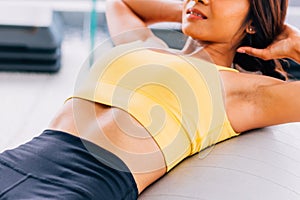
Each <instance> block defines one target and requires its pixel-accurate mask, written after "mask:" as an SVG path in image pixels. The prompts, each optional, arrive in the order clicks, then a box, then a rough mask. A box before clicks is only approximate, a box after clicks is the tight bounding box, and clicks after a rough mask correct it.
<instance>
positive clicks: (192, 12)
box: [186, 8, 207, 19]
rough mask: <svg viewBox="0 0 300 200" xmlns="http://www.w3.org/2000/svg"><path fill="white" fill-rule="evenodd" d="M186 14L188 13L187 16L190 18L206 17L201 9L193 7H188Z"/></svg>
mask: <svg viewBox="0 0 300 200" xmlns="http://www.w3.org/2000/svg"><path fill="white" fill-rule="evenodd" d="M186 14H187V15H188V18H191V19H207V17H206V16H205V15H204V14H203V13H202V12H201V11H199V10H197V9H195V8H190V9H188V10H187V12H186Z"/></svg>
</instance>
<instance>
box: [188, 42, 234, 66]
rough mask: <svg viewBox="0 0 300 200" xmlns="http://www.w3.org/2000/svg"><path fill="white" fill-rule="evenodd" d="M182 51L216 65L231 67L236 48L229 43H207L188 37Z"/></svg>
mask: <svg viewBox="0 0 300 200" xmlns="http://www.w3.org/2000/svg"><path fill="white" fill-rule="evenodd" d="M182 53H183V54H185V55H189V56H192V57H196V58H201V59H204V60H207V61H209V62H212V63H214V64H216V65H221V66H225V67H230V66H231V65H232V62H233V58H234V55H235V50H234V48H232V46H231V45H229V44H220V43H205V42H199V41H196V40H193V39H188V41H187V43H186V45H185V46H184V48H183V49H182Z"/></svg>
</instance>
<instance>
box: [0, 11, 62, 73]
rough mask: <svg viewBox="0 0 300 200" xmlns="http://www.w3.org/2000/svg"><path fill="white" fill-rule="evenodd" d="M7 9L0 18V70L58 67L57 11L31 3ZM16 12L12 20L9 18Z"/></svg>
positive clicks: (59, 26) (59, 29) (59, 35)
mask: <svg viewBox="0 0 300 200" xmlns="http://www.w3.org/2000/svg"><path fill="white" fill-rule="evenodd" d="M2 9H3V8H2ZM2 9H0V10H2ZM6 9H8V10H11V13H8V12H6V13H5V14H4V15H5V16H2V17H3V18H2V19H1V20H0V70H2V71H36V72H56V71H58V70H59V69H60V66H61V43H62V37H63V30H62V22H61V18H60V15H59V14H58V13H55V12H52V11H51V10H49V9H47V10H45V9H41V10H36V9H37V8H34V7H23V8H21V7H8V8H6ZM17 12H18V13H19V14H18V16H17V17H16V16H14V17H15V20H14V19H11V18H9V17H10V16H9V15H12V14H14V15H15V14H16V13H17ZM2 15H3V14H2ZM0 17H1V14H0ZM21 18H23V19H21ZM37 18H38V19H37ZM5 19H6V20H5Z"/></svg>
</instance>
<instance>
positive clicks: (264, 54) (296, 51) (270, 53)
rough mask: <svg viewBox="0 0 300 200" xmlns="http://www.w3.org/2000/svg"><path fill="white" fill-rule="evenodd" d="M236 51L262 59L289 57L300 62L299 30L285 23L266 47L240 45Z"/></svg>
mask: <svg viewBox="0 0 300 200" xmlns="http://www.w3.org/2000/svg"><path fill="white" fill-rule="evenodd" d="M237 52H239V53H246V54H249V55H251V56H255V57H258V58H261V59H264V60H271V59H279V58H291V59H293V60H295V61H296V62H298V63H300V31H299V30H298V29H297V28H295V27H292V26H291V25H285V28H284V31H283V32H282V33H281V34H280V35H279V36H278V38H277V39H276V40H275V41H274V42H273V43H272V44H271V45H270V46H268V47H267V48H265V49H256V48H252V47H240V48H238V49H237Z"/></svg>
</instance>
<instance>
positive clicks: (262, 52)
mask: <svg viewBox="0 0 300 200" xmlns="http://www.w3.org/2000/svg"><path fill="white" fill-rule="evenodd" d="M237 52H239V53H246V54H248V55H250V56H254V57H258V58H261V59H263V60H270V59H272V57H271V53H270V50H269V49H256V48H252V47H240V48H238V49H237Z"/></svg>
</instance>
